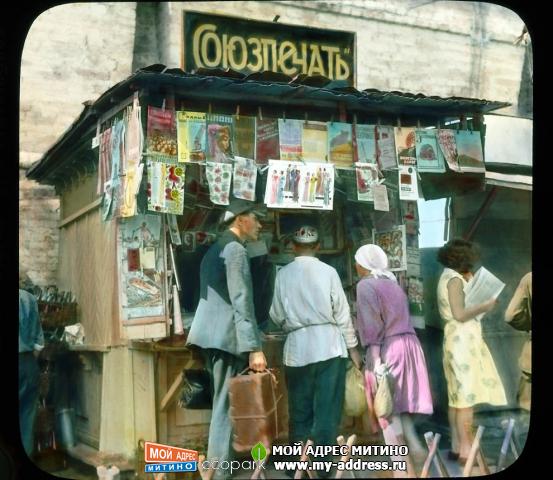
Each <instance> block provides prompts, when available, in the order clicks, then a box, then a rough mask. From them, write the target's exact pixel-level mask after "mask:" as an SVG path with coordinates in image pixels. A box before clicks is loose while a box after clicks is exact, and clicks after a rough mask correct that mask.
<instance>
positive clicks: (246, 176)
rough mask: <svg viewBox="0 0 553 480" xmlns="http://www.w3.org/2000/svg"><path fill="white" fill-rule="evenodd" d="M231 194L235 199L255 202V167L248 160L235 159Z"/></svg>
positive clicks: (253, 163)
mask: <svg viewBox="0 0 553 480" xmlns="http://www.w3.org/2000/svg"><path fill="white" fill-rule="evenodd" d="M235 160H236V161H235V163H234V174H233V183H232V194H233V195H234V196H235V197H236V198H243V199H244V200H251V201H252V202H253V201H255V184H256V181H257V166H256V165H255V162H254V161H253V160H252V159H250V158H243V157H235Z"/></svg>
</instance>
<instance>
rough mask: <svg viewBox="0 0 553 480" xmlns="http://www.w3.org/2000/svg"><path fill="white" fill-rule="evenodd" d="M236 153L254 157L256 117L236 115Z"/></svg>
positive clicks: (241, 155)
mask: <svg viewBox="0 0 553 480" xmlns="http://www.w3.org/2000/svg"><path fill="white" fill-rule="evenodd" d="M234 154H235V155H238V156H240V157H245V158H254V156H255V117H249V116H246V115H234Z"/></svg>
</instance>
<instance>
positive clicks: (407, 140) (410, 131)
mask: <svg viewBox="0 0 553 480" xmlns="http://www.w3.org/2000/svg"><path fill="white" fill-rule="evenodd" d="M394 136H395V142H396V152H397V160H398V165H399V166H401V165H416V164H417V154H416V149H415V129H414V128H412V127H394Z"/></svg>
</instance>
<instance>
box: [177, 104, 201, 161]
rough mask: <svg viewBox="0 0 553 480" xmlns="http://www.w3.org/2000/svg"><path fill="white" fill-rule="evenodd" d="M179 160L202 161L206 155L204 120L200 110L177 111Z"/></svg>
mask: <svg viewBox="0 0 553 480" xmlns="http://www.w3.org/2000/svg"><path fill="white" fill-rule="evenodd" d="M177 137H178V144H179V162H203V161H205V157H206V153H205V152H206V144H207V134H206V121H205V113H202V112H184V111H182V112H177Z"/></svg>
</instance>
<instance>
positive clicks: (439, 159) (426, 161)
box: [415, 129, 445, 173]
mask: <svg viewBox="0 0 553 480" xmlns="http://www.w3.org/2000/svg"><path fill="white" fill-rule="evenodd" d="M415 138H416V142H415V143H416V150H417V170H418V171H419V172H429V173H430V172H433V173H443V172H445V161H444V156H443V154H442V151H441V149H440V147H439V146H438V139H437V138H436V130H435V129H432V130H421V129H419V130H416V132H415Z"/></svg>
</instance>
